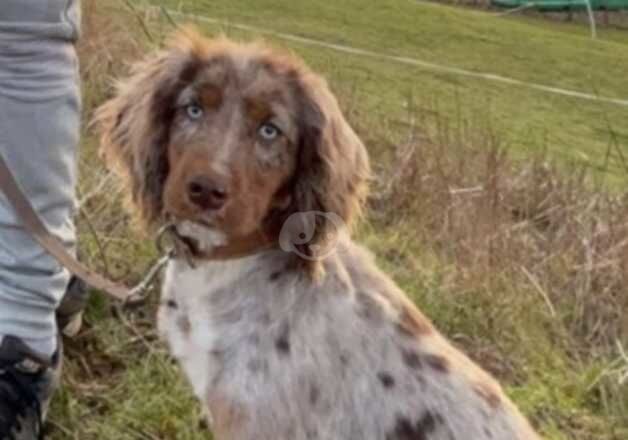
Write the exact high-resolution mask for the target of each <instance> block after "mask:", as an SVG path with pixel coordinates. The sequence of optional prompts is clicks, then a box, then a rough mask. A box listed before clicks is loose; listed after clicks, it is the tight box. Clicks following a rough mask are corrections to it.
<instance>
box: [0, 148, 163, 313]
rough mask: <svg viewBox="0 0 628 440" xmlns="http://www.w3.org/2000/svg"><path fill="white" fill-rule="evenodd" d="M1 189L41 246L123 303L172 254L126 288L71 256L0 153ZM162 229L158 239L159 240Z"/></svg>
mask: <svg viewBox="0 0 628 440" xmlns="http://www.w3.org/2000/svg"><path fill="white" fill-rule="evenodd" d="M0 190H2V191H3V192H4V194H5V196H6V197H7V199H8V200H9V202H10V203H11V206H13V209H14V210H15V213H16V214H17V217H18V218H19V219H20V220H21V221H22V224H23V226H24V229H25V230H26V231H28V232H29V233H30V234H31V236H32V237H33V239H35V241H36V242H37V243H39V245H40V246H41V247H42V248H44V249H45V250H46V251H47V252H48V253H49V254H50V255H52V256H53V257H54V258H56V259H57V261H58V262H59V263H60V264H61V265H62V266H64V267H65V268H66V269H67V270H69V271H70V272H71V273H73V274H74V275H76V276H77V277H79V278H81V279H82V280H83V281H85V282H86V283H87V284H89V285H90V286H92V287H93V288H96V289H98V290H101V291H103V292H105V293H107V294H109V296H111V297H112V298H114V299H116V300H119V301H122V302H124V303H130V302H138V301H140V300H141V299H142V297H141V295H142V293H143V292H144V290H146V289H147V288H148V286H149V285H150V282H151V281H152V279H153V278H154V277H155V276H156V275H157V273H158V272H159V269H161V267H163V266H164V265H165V264H166V263H167V261H168V259H169V258H170V257H171V256H172V252H167V253H166V255H164V256H163V257H161V258H160V259H159V260H158V261H157V263H156V264H155V265H154V266H153V268H152V269H151V270H150V271H149V273H148V274H147V275H146V277H145V278H144V280H142V281H141V282H140V283H139V284H138V285H137V286H136V287H134V288H132V289H129V288H128V287H127V286H125V285H123V284H121V283H116V282H113V281H111V280H108V279H107V278H105V277H103V276H102V275H100V274H99V273H97V272H94V271H93V270H91V269H90V268H88V267H87V266H85V265H84V264H83V263H81V262H79V261H78V260H77V259H76V258H75V257H74V256H72V255H71V254H70V253H69V252H68V251H67V249H66V248H65V246H64V245H63V243H62V242H61V240H59V238H57V237H55V236H54V235H52V234H51V233H50V231H48V228H46V226H45V225H44V223H43V222H42V221H41V218H40V217H39V215H37V212H35V209H34V208H33V205H32V204H31V203H30V201H29V200H28V199H27V198H26V196H24V193H23V191H22V190H21V189H20V186H19V184H18V183H17V181H16V180H15V177H14V176H13V174H12V173H11V170H10V169H9V167H8V166H7V164H6V162H5V161H4V158H3V157H2V155H1V154H0ZM161 235H162V234H161V233H160V237H159V240H160V241H161Z"/></svg>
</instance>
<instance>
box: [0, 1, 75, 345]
mask: <svg viewBox="0 0 628 440" xmlns="http://www.w3.org/2000/svg"><path fill="white" fill-rule="evenodd" d="M2 2H3V5H2V7H1V8H0V154H2V155H3V157H4V159H5V161H6V162H7V164H8V165H9V167H10V169H11V170H12V172H13V174H14V175H15V177H16V179H17V180H18V182H19V183H20V186H21V187H22V189H23V190H24V192H25V194H26V196H27V197H28V198H29V200H30V201H31V203H32V204H33V206H34V207H35V209H36V210H37V212H38V213H39V214H40V216H41V217H42V219H43V220H44V222H45V223H46V225H47V226H48V228H49V230H50V231H51V232H52V233H53V234H55V235H56V236H58V237H59V238H61V239H62V240H63V241H64V243H66V244H67V246H68V248H73V246H74V241H75V237H74V225H73V223H72V214H73V210H74V184H75V180H76V154H77V151H76V149H77V148H76V147H77V144H78V135H79V118H80V114H79V88H78V72H77V60H76V54H75V51H74V46H73V41H74V39H75V38H76V36H77V26H78V22H77V20H78V4H77V2H75V1H72V0H2ZM68 279H69V275H68V273H67V271H66V270H64V269H63V268H62V267H60V266H59V264H58V263H57V262H56V260H55V259H54V258H53V257H51V256H50V255H48V254H47V253H46V252H45V251H44V250H43V249H42V248H41V247H40V246H39V245H38V244H37V243H36V242H35V241H34V240H33V239H32V238H31V237H30V236H29V234H28V233H27V232H26V231H24V230H23V229H22V227H21V225H20V222H19V220H17V219H16V217H15V214H14V212H13V209H12V207H11V206H10V205H9V204H8V202H7V201H6V199H5V198H4V197H3V196H2V197H1V198H0V336H2V335H13V336H16V337H19V338H20V339H22V340H23V341H24V342H26V344H27V345H29V346H30V347H31V348H32V349H33V350H35V351H37V352H40V353H42V354H43V355H47V356H52V354H53V353H54V351H55V348H56V324H55V316H54V312H55V309H56V307H57V306H58V304H59V302H60V300H61V298H62V296H63V293H64V291H65V288H66V285H67V282H68Z"/></svg>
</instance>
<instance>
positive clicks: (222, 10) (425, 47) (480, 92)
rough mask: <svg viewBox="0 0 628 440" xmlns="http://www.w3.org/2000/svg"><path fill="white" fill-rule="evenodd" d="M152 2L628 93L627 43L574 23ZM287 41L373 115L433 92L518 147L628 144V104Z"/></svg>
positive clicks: (349, 6)
mask: <svg viewBox="0 0 628 440" xmlns="http://www.w3.org/2000/svg"><path fill="white" fill-rule="evenodd" d="M154 4H158V5H160V6H163V7H166V8H170V9H173V10H180V11H183V12H187V13H191V14H198V15H200V16H209V17H212V18H218V19H221V20H224V21H225V22H233V23H244V24H248V25H252V26H256V27H259V28H261V29H269V30H273V31H277V32H286V33H292V34H295V35H299V36H305V37H310V38H314V39H319V40H323V41H325V42H330V43H339V44H345V45H350V46H355V47H358V48H362V49H367V50H371V51H376V52H380V53H386V54H391V55H398V56H406V57H411V58H416V59H420V60H424V61H428V62H432V63H438V64H442V65H446V66H453V67H459V68H462V69H467V70H470V71H474V72H487V73H494V74H497V75H502V76H507V77H511V78H515V79H518V80H522V81H527V82H533V83H538V84H543V85H547V86H553V87H560V88H564V89H570V90H576V91H580V92H584V93H589V94H593V95H599V96H608V97H615V98H620V99H628V82H626V81H625V66H626V65H627V64H628V45H626V44H622V43H619V42H616V41H615V40H614V39H604V38H603V35H602V37H601V38H600V39H599V40H597V41H593V40H591V39H590V38H588V36H587V35H586V33H583V32H582V28H581V27H578V26H574V25H561V24H555V23H553V22H545V21H533V20H530V19H524V20H516V19H513V18H508V19H504V18H500V17H495V16H493V15H491V14H489V13H486V12H477V11H473V10H468V9H456V8H453V7H449V6H443V5H439V4H430V3H424V2H421V3H418V2H413V1H409V0H387V1H381V2H372V3H369V4H368V6H367V5H365V4H364V2H362V1H360V0H348V1H343V2H329V1H325V0H314V1H292V0H280V1H275V0H261V1H258V0H255V1H244V0H234V1H226V0H223V1H220V0H219V1H204V0H187V1H185V2H181V1H177V0H155V1H154ZM191 21H194V20H191ZM198 24H199V26H201V27H202V28H204V29H206V30H208V31H209V32H210V33H212V32H217V31H225V32H227V33H229V34H233V35H236V36H238V37H243V38H251V37H254V36H255V32H240V31H235V30H234V29H233V28H230V27H229V26H228V25H225V26H222V27H220V28H219V27H217V26H209V25H207V24H204V23H203V22H202V21H198ZM282 44H285V43H282ZM289 46H290V47H291V48H292V49H293V50H295V51H296V52H298V53H299V54H300V55H302V56H303V57H305V59H306V60H307V61H308V62H309V63H310V64H311V65H313V66H314V67H315V68H316V69H318V70H322V71H323V72H324V73H325V74H326V75H328V76H329V77H330V78H331V79H332V83H333V84H334V85H336V87H337V88H340V89H354V90H355V91H356V93H357V94H358V95H359V97H360V98H361V100H360V108H361V111H362V112H363V114H364V115H366V116H367V117H368V116H371V117H372V120H373V121H377V120H380V119H381V117H382V116H384V115H385V116H387V117H390V116H393V117H396V116H399V115H402V114H403V113H404V108H403V105H404V102H405V101H406V100H407V99H408V97H409V96H412V97H414V99H416V100H417V102H419V105H424V106H426V107H428V108H433V106H434V103H436V105H437V107H438V109H439V110H440V112H441V113H442V114H443V115H445V116H451V115H455V114H457V112H459V111H460V109H462V112H463V113H464V114H465V115H467V116H468V115H473V116H474V117H476V118H477V117H478V115H482V117H483V118H485V120H487V121H490V124H491V125H492V126H493V127H494V129H495V130H498V131H499V132H500V138H501V140H502V142H503V143H504V144H505V145H506V146H508V147H511V148H512V149H513V150H514V151H517V152H521V151H523V152H528V151H530V150H538V149H540V148H546V147H548V148H550V149H551V151H553V152H554V153H555V154H556V155H559V156H564V157H567V158H570V159H576V160H579V161H580V160H583V161H585V162H587V163H589V164H591V165H592V166H594V167H600V166H602V165H603V164H604V157H605V154H606V152H607V150H608V149H609V145H611V146H612V147H613V148H615V147H618V148H620V149H621V151H622V152H623V153H624V154H628V129H627V128H626V127H627V125H626V124H625V121H626V118H627V117H628V107H621V106H617V105H612V104H603V103H599V102H588V101H585V100H581V99H576V98H571V97H564V96H558V95H552V94H547V93H544V92H540V91H536V90H530V89H528V88H525V87H520V86H510V85H504V84H500V83H496V82H492V81H487V80H483V79H471V78H467V77H462V76H456V75H452V74H447V73H440V72H433V71H429V70H426V69H421V68H416V67H411V66H407V65H402V64H395V63H393V62H390V61H376V60H373V59H368V58H364V57H361V56H353V55H347V54H344V53H338V52H334V51H330V50H328V49H319V48H313V47H307V46H305V45H302V44H295V43H292V42H291V43H289ZM613 142H616V144H617V145H614V144H613ZM608 168H610V169H612V170H613V171H616V172H618V173H622V174H625V172H626V170H625V169H622V166H621V165H620V163H619V162H617V161H611V163H610V164H609V166H608Z"/></svg>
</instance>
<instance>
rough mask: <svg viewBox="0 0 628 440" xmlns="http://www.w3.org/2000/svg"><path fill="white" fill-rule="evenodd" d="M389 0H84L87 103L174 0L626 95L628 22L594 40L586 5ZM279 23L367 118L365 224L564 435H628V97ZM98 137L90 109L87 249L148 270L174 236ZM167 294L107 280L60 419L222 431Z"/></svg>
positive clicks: (243, 18)
mask: <svg viewBox="0 0 628 440" xmlns="http://www.w3.org/2000/svg"><path fill="white" fill-rule="evenodd" d="M372 3H373V4H370V3H369V4H368V5H367V4H366V3H364V2H360V1H358V0H347V1H343V2H327V1H323V0H311V1H305V0H303V1H301V0H292V1H289V0H276V1H270V0H256V1H234V0H215V1H214V0H186V1H175V0H172V1H170V0H161V1H157V0H155V1H153V2H152V3H149V2H125V1H122V0H120V1H113V0H112V1H108V2H97V1H96V0H86V1H85V2H84V17H85V24H86V28H85V30H86V32H85V35H84V38H83V41H82V42H81V46H80V54H81V58H82V75H83V80H84V101H85V120H86V121H87V120H89V118H90V117H91V112H92V111H93V109H94V107H95V106H96V105H97V104H98V103H100V102H102V100H103V99H104V98H105V97H106V96H107V95H108V94H109V93H110V91H111V87H110V85H111V79H112V78H113V77H116V76H118V75H120V74H122V73H123V72H125V71H126V65H127V63H128V62H131V61H133V60H136V59H138V58H140V57H141V56H142V55H143V54H144V53H145V52H146V51H147V50H149V49H150V48H154V47H156V46H159V44H160V42H161V41H162V39H163V37H164V35H166V34H167V33H168V32H169V31H170V30H172V29H173V28H174V24H173V20H175V19H177V18H178V17H179V16H178V15H176V14H174V13H173V12H172V11H183V12H187V13H196V14H200V15H203V16H208V17H213V18H218V19H220V20H221V21H222V22H223V24H219V25H218V24H210V23H207V22H203V21H200V20H197V25H198V26H199V28H201V29H202V30H204V31H205V32H206V33H208V34H210V35H211V34H215V33H220V32H222V33H226V34H227V35H230V36H232V37H235V38H243V39H249V38H255V37H259V36H260V35H259V32H256V31H245V30H242V29H241V28H237V27H235V26H234V25H233V24H235V23H239V24H246V25H250V26H254V27H257V28H260V29H264V30H272V31H275V32H283V33H290V34H294V35H299V36H304V37H308V38H311V39H316V40H322V41H325V42H328V43H335V44H343V45H348V46H353V47H357V48H361V49H365V50H369V51H373V52H377V53H382V54H392V55H398V56H404V57H410V58H416V59H420V60H424V61H428V62H432V63H438V64H442V65H447V66H452V67H458V68H462V69H467V70H470V71H476V72H487V73H494V74H498V75H502V76H507V77H512V78H515V79H518V80H521V81H527V82H533V83H538V84H543V85H547V86H552V87H560V88H565V89H570V90H576V91H581V92H584V93H590V94H596V95H600V96H607V97H615V98H622V99H623V98H628V83H626V81H625V66H626V65H628V44H625V43H624V42H622V37H621V36H620V35H618V34H616V33H614V34H613V35H612V38H608V39H605V38H604V34H602V38H601V39H600V40H598V41H591V40H589V39H588V38H586V32H583V28H581V27H578V26H574V25H568V26H563V25H561V24H555V23H551V22H536V21H533V20H531V19H529V18H526V19H522V20H518V19H513V18H509V19H507V20H504V19H499V18H496V17H493V16H490V15H488V14H486V13H481V12H476V11H470V10H463V9H455V8H451V7H446V6H441V5H432V4H425V3H416V2H412V1H406V0H386V1H381V2H372ZM164 10H166V11H167V10H170V11H171V12H169V13H168V12H166V11H164ZM224 23H227V24H224ZM228 23H232V24H231V25H229V24H228ZM266 38H267V39H269V40H271V41H272V42H273V43H274V44H277V45H281V46H284V47H287V48H288V49H290V50H292V51H294V52H296V53H298V54H299V55H300V56H302V57H304V58H305V59H306V61H307V62H308V64H310V65H311V66H312V67H314V68H315V69H316V70H318V71H320V72H322V73H323V74H324V75H325V76H326V77H327V78H328V79H329V81H330V83H331V85H332V88H333V89H334V90H335V91H336V93H337V94H338V95H339V96H340V98H341V101H342V104H343V107H344V108H345V111H346V112H347V114H348V116H349V119H350V120H351V121H352V123H353V124H354V126H355V127H356V128H357V131H358V132H359V133H360V135H361V136H362V137H363V138H364V139H365V141H366V143H367V145H368V147H369V150H370V152H371V156H372V160H373V164H374V166H375V171H376V172H377V179H376V181H375V182H374V185H373V197H372V198H371V200H370V202H369V210H368V213H367V217H366V219H365V220H364V221H363V222H362V224H361V225H360V228H359V230H358V232H357V235H358V239H359V240H360V241H362V242H364V243H366V244H367V245H368V246H369V247H370V248H371V249H373V250H374V251H375V252H376V253H377V255H378V257H379V262H380V264H381V265H382V266H383V267H384V268H385V269H386V270H387V271H388V272H389V273H390V274H391V275H392V276H393V277H394V278H395V280H396V281H397V282H398V283H400V285H401V286H402V287H403V288H404V289H405V290H406V291H407V292H408V294H409V295H410V296H411V297H412V298H413V300H415V301H416V302H417V304H418V305H419V306H420V307H421V308H422V309H423V310H424V311H425V312H426V314H427V315H428V316H430V317H431V318H432V319H433V320H434V321H435V323H436V325H437V326H438V327H439V328H440V329H442V330H443V331H444V332H445V334H447V335H448V336H449V337H450V338H452V339H453V340H454V341H456V343H457V344H459V345H460V346H461V347H462V348H463V349H464V350H465V351H466V352H468V353H470V355H471V356H472V357H473V358H474V359H476V360H477V361H478V362H479V363H481V364H482V365H483V366H484V367H485V368H487V369H488V370H489V371H491V372H492V373H493V374H495V375H496V376H497V377H498V378H499V379H500V380H501V381H502V382H503V383H504V385H505V387H506V389H507V391H508V393H509V394H510V395H511V396H512V397H513V399H514V400H515V401H516V402H517V404H519V405H520V406H521V408H522V409H523V411H524V412H525V413H526V414H527V415H528V416H530V418H531V419H532V421H533V423H534V424H535V425H536V426H537V427H538V428H539V430H540V431H541V432H542V433H543V435H544V436H545V438H547V439H551V440H572V439H573V440H590V439H591V440H592V439H596V440H597V439H600V440H625V439H626V438H628V417H626V414H628V389H627V387H628V384H627V383H625V382H622V378H623V377H624V374H626V372H627V371H628V360H626V359H624V358H622V349H621V347H625V346H628V325H627V324H626V320H625V318H624V316H623V315H624V314H625V312H626V311H627V310H628V223H627V222H628V203H627V202H628V195H625V189H624V186H625V183H626V181H628V179H627V178H626V177H627V176H628V174H626V173H627V171H626V170H627V169H628V168H626V164H625V163H624V160H623V158H624V156H628V146H627V144H628V129H627V128H626V127H627V125H626V123H625V121H626V119H627V117H628V107H622V106H619V105H615V104H606V103H601V102H594V101H587V100H582V99H576V98H570V97H565V96H559V95H554V94H549V93H545V92H541V91H538V90H533V89H530V88H527V87H525V86H512V85H505V84H502V83H497V82H493V81H489V80H485V79H474V78H469V77H461V76H456V75H452V74H448V73H442V72H435V71H431V70H426V69H423V68H418V67H415V66H410V65H405V64H400V63H395V62H391V61H390V60H378V59H376V58H373V57H364V56H359V55H351V54H347V53H341V52H338V51H334V50H330V49H326V48H322V47H315V46H310V45H305V44H301V43H296V42H294V41H286V40H282V39H280V38H276V37H272V36H266ZM96 148H97V145H96V141H95V139H94V137H93V133H91V132H90V130H89V129H88V128H87V126H86V129H85V133H84V145H83V150H82V159H81V176H82V178H81V184H80V188H79V193H80V200H81V210H80V215H79V217H78V224H79V229H80V233H81V255H82V258H83V259H84V260H85V261H87V262H88V263H89V264H90V265H91V266H93V267H95V268H97V269H99V270H101V271H103V272H105V273H107V274H109V275H110V276H111V277H113V278H118V279H124V280H125V281H127V282H128V283H133V282H134V281H137V280H138V279H139V278H140V277H141V274H142V273H143V272H144V270H145V268H146V267H148V266H149V265H150V262H151V260H152V259H153V258H154V257H155V256H156V251H155V249H154V247H153V245H152V242H151V240H150V238H149V237H141V236H140V235H138V234H137V232H136V231H134V230H133V229H132V228H130V227H129V224H130V220H129V217H128V215H127V214H125V213H124V211H123V210H122V208H121V204H120V192H121V188H119V185H116V181H115V178H111V177H110V176H108V174H106V173H105V171H104V170H103V169H102V164H101V163H100V162H99V160H98V158H97V155H96V154H95V152H96ZM609 183H610V185H609ZM156 296H157V292H153V296H152V297H151V299H150V300H148V302H147V304H146V305H145V306H143V307H138V308H134V309H124V310H122V309H120V308H119V307H116V306H115V305H114V304H111V303H109V302H107V301H106V300H104V299H103V298H102V297H101V296H94V298H93V300H92V302H91V304H90V307H89V310H88V313H87V319H86V321H87V324H86V326H85V329H84V331H83V332H82V333H81V334H80V335H79V336H78V337H77V338H76V339H74V340H71V341H66V346H67V356H66V358H67V368H66V374H65V376H64V386H63V390H62V392H61V393H60V395H59V398H58V399H57V400H56V401H55V402H54V405H53V409H52V412H51V416H50V422H51V423H50V429H51V433H52V434H51V436H52V438H53V439H55V440H56V439H58V440H61V439H80V440H91V439H116V440H117V439H121V440H135V439H177V440H179V439H182V440H187V439H190V440H197V439H208V438H211V437H210V436H209V434H208V433H207V432H206V431H205V430H203V429H202V427H201V426H200V425H199V420H200V417H199V412H198V408H197V406H196V404H195V402H194V400H193V399H192V397H191V394H190V393H189V390H188V388H187V386H186V385H185V383H184V381H183V380H182V378H181V375H180V374H179V372H178V370H177V368H176V366H175V365H174V364H173V363H172V362H171V361H170V360H169V359H168V357H167V354H166V352H165V349H164V347H163V346H162V345H161V344H160V343H159V342H158V341H157V338H156V334H155V329H154V307H155V303H156V301H157V299H156Z"/></svg>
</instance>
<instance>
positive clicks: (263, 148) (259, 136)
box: [97, 31, 369, 254]
mask: <svg viewBox="0 0 628 440" xmlns="http://www.w3.org/2000/svg"><path fill="white" fill-rule="evenodd" d="M97 121H98V122H99V124H100V127H101V130H102V136H101V141H102V142H101V143H102V151H103V153H104V155H105V158H106V159H108V160H109V163H113V164H114V165H116V166H117V169H118V170H120V171H121V172H122V175H123V176H125V177H126V178H127V179H128V181H129V183H130V186H131V189H132V194H131V195H132V197H131V199H132V201H133V204H134V205H135V206H136V207H137V208H139V209H138V211H139V214H140V218H141V219H142V220H143V221H144V224H145V225H147V226H154V225H161V224H164V223H167V222H172V223H174V224H175V225H177V228H178V231H179V233H180V234H181V235H183V236H186V237H189V238H191V239H193V240H194V242H195V244H196V246H197V247H200V248H203V247H205V248H211V247H220V248H223V249H225V248H229V247H234V248H238V247H243V244H244V243H250V242H252V241H254V240H253V238H252V237H257V238H259V237H264V241H266V242H269V243H273V242H275V241H276V240H277V236H278V233H279V230H280V229H281V225H282V223H283V222H284V221H285V220H286V219H287V218H288V217H289V216H290V215H291V214H293V213H295V212H313V211H316V212H329V213H333V214H335V215H337V216H338V217H339V218H341V219H342V220H343V221H344V222H345V223H346V224H349V223H350V222H351V220H352V219H353V217H354V216H355V214H357V213H358V211H359V208H360V205H361V202H362V200H363V198H364V195H365V188H366V185H365V180H366V178H367V176H368V173H369V168H368V159H367V155H366V151H365V149H364V147H363V146H362V144H361V142H360V141H359V139H358V138H357V136H356V135H355V133H354V132H353V130H352V129H351V128H350V127H349V125H348V124H347V123H346V121H345V119H344V117H343V116H342V114H341V112H340V110H339V108H338V104H337V102H336V100H335V98H334V97H333V95H332V94H331V93H330V92H329V89H328V88H327V86H326V84H325V82H324V81H323V80H322V79H320V78H319V77H318V76H316V75H314V74H313V73H311V72H310V71H309V70H308V69H307V68H306V67H305V66H304V65H303V63H301V62H300V61H299V60H297V59H295V58H294V57H292V56H289V55H285V54H281V53H278V52H276V51H273V50H271V49H269V48H268V47H266V46H263V45H258V44H236V43H233V42H230V41H228V40H225V39H219V40H205V39H203V38H201V37H199V36H198V35H197V34H195V33H193V32H191V31H185V32H183V33H182V34H180V35H179V36H178V37H177V38H176V39H175V40H174V41H173V43H172V44H171V45H170V47H169V48H168V49H167V50H165V51H163V52H160V53H158V54H156V55H153V56H151V57H149V59H148V60H146V61H144V62H143V63H141V64H138V65H137V66H135V68H134V71H133V74H132V75H131V77H130V78H129V79H128V80H127V81H124V82H122V83H121V84H120V85H119V87H118V94H117V96H115V97H114V98H113V99H111V100H109V101H108V102H107V103H105V104H104V105H103V106H102V107H101V108H100V109H99V111H98V114H97ZM316 221H317V222H318V223H316V224H315V225H310V226H311V227H314V228H315V229H316V231H314V233H308V236H311V237H312V240H311V242H310V243H307V244H306V245H304V249H303V250H304V252H305V254H307V251H308V249H307V248H308V247H309V246H312V245H318V244H319V243H318V242H320V241H321V240H323V239H324V237H327V236H328V235H329V232H330V231H329V228H330V227H331V226H332V225H329V224H327V223H326V221H325V217H324V216H321V218H320V219H317V220H316ZM297 232H298V231H297ZM310 232H311V231H310ZM244 247H246V246H244Z"/></svg>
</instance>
